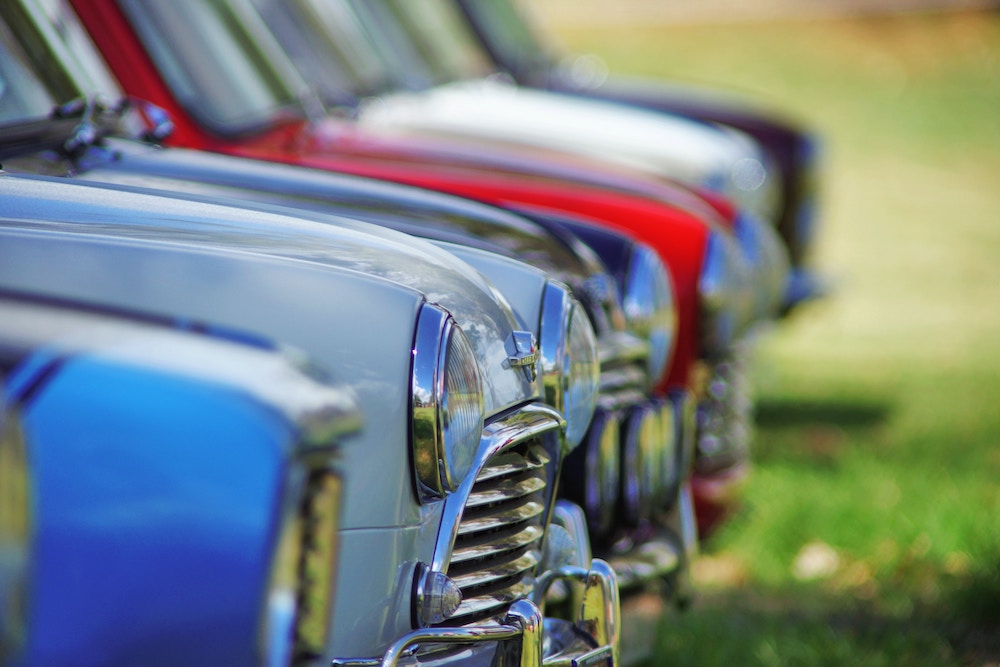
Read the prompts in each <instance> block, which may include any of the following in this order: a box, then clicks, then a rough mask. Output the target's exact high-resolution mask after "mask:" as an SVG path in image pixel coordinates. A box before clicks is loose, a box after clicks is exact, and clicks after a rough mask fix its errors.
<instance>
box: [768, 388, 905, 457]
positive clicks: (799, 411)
mask: <svg viewBox="0 0 1000 667" xmlns="http://www.w3.org/2000/svg"><path fill="white" fill-rule="evenodd" d="M891 414H892V407H891V406H890V405H889V404H888V403H885V402H879V401H861V400H855V401H850V400H835V399H831V400H803V399H789V400H775V399H770V400H763V401H761V402H760V403H758V405H757V408H756V418H755V423H756V435H755V438H754V458H755V459H756V460H757V462H758V463H765V462H768V461H784V462H795V463H799V464H805V465H810V466H819V467H832V466H836V464H837V461H838V459H839V458H840V456H841V454H842V453H843V451H844V448H845V447H846V446H848V445H850V444H851V443H856V442H862V441H863V442H865V443H866V444H867V445H870V444H871V443H872V442H873V441H874V440H875V437H874V435H875V433H877V432H878V431H879V430H880V427H882V426H883V425H884V424H885V423H886V422H887V421H888V419H889V417H890V416H891Z"/></svg>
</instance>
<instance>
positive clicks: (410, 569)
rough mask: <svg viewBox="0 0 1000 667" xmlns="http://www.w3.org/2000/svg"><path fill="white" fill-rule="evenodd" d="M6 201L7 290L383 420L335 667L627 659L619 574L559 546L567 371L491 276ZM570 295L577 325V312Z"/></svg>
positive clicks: (349, 499) (310, 236) (22, 194)
mask: <svg viewBox="0 0 1000 667" xmlns="http://www.w3.org/2000/svg"><path fill="white" fill-rule="evenodd" d="M0 190H2V195H0V196H2V199H3V201H4V219H3V220H2V222H0V236H2V241H0V264H2V267H0V288H3V289H8V290H17V291H22V292H30V293H32V294H36V295H39V296H49V297H58V298H72V299H79V300H85V301H88V302H93V303H95V304H98V305H101V306H104V307H109V308H126V309H135V310H141V311H143V312H146V313H150V314H152V315H156V316H160V317H172V318H176V319H179V320H180V321H210V322H213V323H214V324H215V325H216V326H218V327H223V328H225V329H227V330H242V331H248V332H253V333H255V334H257V335H262V336H266V337H268V338H270V339H272V340H277V341H280V342H282V343H284V344H290V345H293V346H295V347H297V348H299V349H302V350H303V351H304V352H305V353H307V354H309V355H311V356H312V357H313V358H315V359H316V360H317V362H319V363H321V364H324V365H327V366H335V367H336V368H337V369H338V372H339V374H340V376H341V377H343V378H344V379H345V381H346V382H347V384H348V385H349V386H350V387H351V389H352V390H353V391H354V393H355V395H356V396H357V399H358V402H359V405H360V406H361V409H362V410H363V411H365V413H366V414H372V415H378V417H377V418H374V419H373V418H369V420H368V421H367V423H366V427H365V428H364V430H363V431H362V432H361V433H359V434H358V435H357V436H356V437H355V438H354V439H353V441H352V444H351V446H350V447H347V448H345V450H344V454H343V457H342V461H343V470H344V471H345V478H344V491H343V494H344V495H343V515H342V521H341V527H340V531H339V540H340V545H341V548H340V563H341V566H340V569H339V572H338V578H337V584H336V589H335V593H334V602H333V618H332V622H331V624H330V626H329V628H328V636H327V637H328V638H327V641H326V643H325V644H324V645H323V646H322V647H321V650H319V651H318V652H317V654H316V656H317V657H318V658H320V659H322V660H324V661H330V660H335V659H336V660H339V661H341V663H347V664H355V663H357V662H358V661H360V662H361V664H368V663H369V661H371V660H372V659H375V660H376V661H378V660H383V661H384V664H396V662H397V661H398V660H399V659H400V657H401V656H402V655H409V654H410V653H411V652H412V650H413V648H414V647H415V646H419V648H418V649H417V650H418V651H419V652H420V653H419V655H421V656H424V657H426V659H427V660H428V661H435V660H437V661H439V662H445V661H457V664H463V663H464V662H465V661H468V662H469V663H470V664H477V661H479V660H487V661H488V660H489V659H490V657H489V656H492V655H494V654H495V653H496V652H498V651H499V652H501V653H503V654H505V655H510V656H511V657H512V659H513V660H514V661H515V664H539V663H540V662H541V661H542V659H543V657H544V658H551V659H553V660H555V663H554V664H561V663H560V662H559V661H560V660H565V661H566V664H568V662H569V660H570V659H576V658H580V659H583V658H584V657H589V658H588V659H597V658H598V656H605V657H609V658H610V657H611V656H613V654H614V653H616V652H617V647H618V642H617V633H618V628H617V623H618V611H617V610H618V605H617V587H616V585H615V583H614V575H613V572H612V571H611V570H610V568H609V567H608V566H607V565H606V564H604V563H602V562H600V561H594V562H593V563H589V564H588V563H587V562H586V558H585V557H584V556H585V554H581V552H580V551H579V548H580V547H577V546H576V545H579V544H585V543H586V537H585V535H586V527H585V525H584V524H583V523H582V521H572V520H570V519H571V518H572V517H571V515H572V510H568V511H567V510H562V514H563V515H564V516H566V515H570V519H562V520H561V524H560V525H566V526H568V527H569V528H570V529H572V530H566V533H569V534H568V535H567V534H565V533H563V532H560V531H562V530H565V529H562V528H560V529H556V528H554V527H550V528H549V532H550V533H551V532H552V531H555V532H559V533H560V535H561V536H562V537H556V538H551V539H550V540H546V537H545V536H546V527H547V526H549V525H550V519H552V518H553V515H556V517H555V518H557V519H558V518H559V516H558V515H559V514H560V512H559V511H557V510H555V509H553V507H554V494H555V487H556V479H557V475H558V471H559V468H560V466H561V464H562V460H563V458H564V456H565V454H566V452H567V450H568V448H569V447H568V444H567V442H566V439H565V428H566V420H564V418H563V416H562V415H561V414H560V413H559V412H556V411H555V410H553V409H552V408H550V407H548V406H546V405H545V404H544V403H543V402H542V400H541V390H540V382H539V381H538V380H537V379H536V377H537V376H536V374H538V375H541V374H544V373H545V372H549V371H548V369H546V368H545V367H544V366H543V365H542V363H541V362H540V360H539V357H540V356H542V355H541V354H539V352H538V351H536V350H533V349H530V348H527V347H525V346H524V343H525V342H526V341H527V340H530V334H527V333H526V332H522V331H519V330H518V328H517V327H518V326H519V325H518V318H517V315H516V314H515V313H514V312H513V311H511V310H510V309H509V308H508V307H507V305H506V303H505V302H504V301H503V300H502V299H501V298H500V297H499V294H498V292H497V291H496V289H495V288H493V287H492V286H490V285H489V284H488V283H486V282H485V280H484V279H483V278H482V277H481V276H478V274H475V273H474V272H471V270H469V269H468V268H467V267H466V268H463V266H464V265H462V264H461V263H460V262H458V260H456V259H455V258H453V257H451V256H448V255H446V254H445V253H442V252H440V251H434V250H433V249H430V248H425V247H423V246H424V244H422V243H420V242H419V241H417V240H415V239H410V238H408V237H407V238H406V239H405V242H400V241H397V240H395V238H396V237H398V236H399V235H398V234H395V233H393V232H388V231H385V230H379V231H380V232H381V234H380V235H364V234H362V233H361V232H357V231H353V230H345V229H338V228H334V227H332V226H330V225H321V224H312V223H309V222H308V221H306V220H304V219H301V218H291V217H289V216H287V215H283V214H281V213H279V212H277V211H268V210H267V207H264V206H261V207H260V208H259V209H257V210H255V211H249V210H248V209H244V208H239V209H237V208H232V207H227V206H222V205H217V204H215V205H213V204H207V203H199V202H196V201H193V200H179V199H175V198H167V197H163V196H153V195H149V194H144V193H134V192H127V191H124V190H111V189H108V188H107V187H103V186H102V187H96V186H90V185H83V184H77V183H73V182H70V181H67V180H65V179H58V180H54V179H47V178H38V177H35V178H30V177H15V176H12V175H6V176H0ZM402 274H405V276H404V275H402ZM393 276H399V277H400V278H401V280H402V282H399V281H394V280H392V277H393ZM477 276H478V277H477ZM551 288H552V289H560V288H558V286H557V285H554V284H553V285H551ZM564 293H565V292H564ZM565 296H566V300H564V301H561V302H560V303H559V304H557V305H559V306H560V307H562V308H570V309H572V308H573V307H574V304H573V302H572V300H571V298H570V297H569V296H568V294H566V295H565ZM445 306H447V308H448V310H445ZM556 319H557V320H560V319H561V321H562V323H564V324H565V325H566V326H568V327H570V330H566V329H562V330H557V331H556V332H555V333H554V336H553V341H554V342H556V343H557V345H558V347H559V349H560V350H562V351H563V353H564V354H565V355H566V356H565V357H564V359H565V365H564V366H561V367H560V368H559V369H556V370H554V371H551V372H556V373H563V372H564V373H566V374H567V375H569V376H570V377H569V378H567V381H565V382H563V383H562V384H563V386H567V387H573V388H574V391H573V392H572V393H573V394H574V397H575V396H578V395H581V394H583V395H586V394H587V393H588V392H590V393H593V392H594V390H595V389H596V386H594V385H595V374H594V373H593V371H592V369H593V368H594V366H595V363H596V361H590V362H587V361H585V359H586V358H590V359H591V360H594V359H595V357H596V351H595V350H594V348H593V342H592V340H590V341H589V342H588V340H587V336H586V335H585V332H584V335H583V337H582V340H581V336H580V330H579V329H578V328H575V327H574V325H578V324H579V323H580V319H579V318H573V317H572V316H571V313H567V316H566V317H565V318H559V317H557V318H556ZM583 324H586V321H585V320H584V321H583ZM586 326H589V325H586ZM574 330H575V331H576V333H573V331H574ZM571 339H572V340H571ZM571 349H572V354H570V351H571ZM571 357H572V358H574V359H575V360H576V361H572V360H571ZM581 359H584V361H581ZM588 385H589V386H588ZM577 414H578V413H575V412H574V411H572V410H567V419H572V418H574V417H575V416H576V415H577ZM376 489H377V491H375V490H376ZM373 493H377V494H378V499H379V500H378V502H372V497H373V495H372V494H373ZM577 511H578V510H577ZM581 530H582V536H583V537H582V541H581V540H580V539H576V540H574V539H572V536H573V534H574V533H575V534H576V535H577V537H578V538H580V537H581V532H580V531H581ZM553 534H554V533H553ZM545 544H549V546H548V547H547V550H544V549H543V545H545ZM557 546H558V547H559V548H556V547H557ZM358 571H364V573H365V576H363V577H359V576H357V572H358ZM553 580H565V581H566V582H567V585H569V586H571V587H575V588H576V589H579V590H580V594H582V595H583V596H584V601H585V604H583V605H581V606H579V607H572V608H571V609H570V610H569V612H568V613H567V618H565V619H563V620H560V619H558V618H555V617H543V616H542V612H541V610H540V607H539V605H542V604H543V603H544V601H543V599H542V598H543V596H544V592H545V591H544V590H543V589H544V588H547V587H548V585H549V583H550V582H551V581H553ZM531 598H534V599H535V600H536V601H537V604H536V602H532V601H531ZM339 610H342V613H340V612H339ZM581 630H586V633H584V634H583V635H579V633H580V631H581ZM543 640H544V641H543ZM543 644H544V646H543ZM442 647H443V648H442ZM484 656H485V657H484ZM518 661H520V662H518Z"/></svg>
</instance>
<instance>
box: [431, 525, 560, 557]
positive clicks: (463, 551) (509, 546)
mask: <svg viewBox="0 0 1000 667" xmlns="http://www.w3.org/2000/svg"><path fill="white" fill-rule="evenodd" d="M542 532H543V531H542V527H541V526H533V525H528V526H525V527H524V529H522V530H521V531H519V532H517V533H515V534H513V535H510V536H508V537H507V538H506V539H503V540H493V541H488V542H484V543H482V544H473V545H465V546H462V547H461V548H456V549H455V550H454V551H453V552H452V556H451V563H452V564H454V563H462V562H465V561H468V560H472V559H474V558H490V557H494V556H497V555H499V554H504V553H508V552H510V551H513V550H515V549H518V548H521V547H525V546H527V545H529V544H532V543H534V542H540V541H541V539H542Z"/></svg>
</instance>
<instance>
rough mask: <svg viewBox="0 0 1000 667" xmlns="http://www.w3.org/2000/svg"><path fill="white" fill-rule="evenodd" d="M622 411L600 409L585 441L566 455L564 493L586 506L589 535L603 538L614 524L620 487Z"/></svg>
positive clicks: (570, 498)
mask: <svg viewBox="0 0 1000 667" xmlns="http://www.w3.org/2000/svg"><path fill="white" fill-rule="evenodd" d="M620 441H621V421H620V417H619V412H618V411H615V410H612V411H608V410H604V409H603V408H601V409H598V411H597V412H596V413H595V414H594V418H593V420H591V424H590V430H589V431H588V433H587V437H586V438H585V439H584V442H583V444H582V445H581V446H580V447H577V448H576V449H575V450H573V452H571V453H570V455H569V456H568V457H567V458H566V463H565V466H564V468H563V474H562V480H561V487H560V488H561V492H562V494H563V495H564V496H565V497H566V498H568V499H569V500H572V501H573V502H575V503H578V504H579V505H581V506H582V507H583V508H584V511H585V512H586V516H587V526H588V528H589V533H590V536H591V537H593V538H596V539H601V538H603V537H605V536H606V535H608V534H609V533H610V531H611V529H612V527H613V525H614V521H615V518H616V515H617V508H618V496H619V491H620V489H621V469H622V451H621V444H620Z"/></svg>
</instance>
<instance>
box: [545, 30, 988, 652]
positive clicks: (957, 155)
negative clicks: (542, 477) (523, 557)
mask: <svg viewBox="0 0 1000 667" xmlns="http://www.w3.org/2000/svg"><path fill="white" fill-rule="evenodd" d="M558 32H559V35H560V37H561V39H562V40H563V42H564V43H565V44H566V45H567V46H568V47H569V48H570V49H571V50H573V51H574V52H594V53H599V54H601V55H602V56H603V57H604V58H605V59H606V60H607V61H608V64H609V65H610V67H611V69H612V71H615V72H630V73H637V74H644V75H651V76H661V77H669V78H673V79H675V80H676V79H681V80H684V81H689V82H709V83H712V84H717V85H722V86H726V87H729V88H732V89H737V90H741V91H744V92H748V93H750V94H753V95H755V96H758V97H759V98H760V99H762V100H764V101H766V103H767V105H769V106H773V107H777V108H781V109H785V110H787V111H789V112H790V113H791V114H792V115H793V116H795V117H798V118H801V119H804V120H805V121H806V122H808V123H809V124H810V125H811V126H813V127H815V128H816V129H817V130H818V132H819V133H820V134H821V135H822V137H823V138H824V141H825V144H826V167H827V169H826V172H825V174H824V186H825V187H824V190H825V198H824V207H823V223H824V228H823V230H822V234H821V238H820V240H819V244H820V247H819V249H818V253H817V256H816V258H815V259H816V263H817V264H818V265H819V266H820V267H821V268H822V269H823V270H825V271H826V272H827V273H828V274H829V275H830V276H832V277H833V278H834V285H835V291H834V294H833V295H832V296H831V297H830V298H829V299H828V300H827V301H826V302H823V303H817V304H815V305H813V306H811V307H809V308H807V309H805V310H803V311H802V312H800V313H798V314H797V315H796V316H794V317H793V318H792V319H791V321H788V322H785V323H783V324H781V325H780V326H779V327H778V328H777V329H776V330H775V331H774V332H772V333H771V334H770V335H769V336H767V337H765V339H764V340H763V341H762V342H761V344H760V347H759V350H758V352H759V353H758V355H757V363H756V367H755V369H754V370H755V380H756V384H757V395H758V400H759V432H758V436H757V442H756V444H755V447H756V469H755V472H754V474H753V476H752V477H751V479H750V481H749V483H748V487H747V489H746V503H745V507H744V508H743V511H742V512H741V513H740V514H739V515H738V516H737V517H736V518H735V519H734V520H733V521H731V522H730V523H729V524H728V525H727V526H726V527H725V528H724V529H723V530H722V531H721V532H720V533H719V534H718V535H716V536H715V537H714V538H713V539H712V541H711V542H710V544H709V545H708V547H707V550H706V553H705V555H704V556H703V558H702V560H701V561H700V562H699V564H698V568H697V571H696V579H697V581H698V583H699V584H700V586H701V590H702V596H701V598H700V600H699V602H698V603H697V604H696V605H695V607H694V609H692V610H690V611H689V612H687V613H685V614H682V615H671V616H670V617H669V618H668V619H665V622H664V624H663V634H662V636H661V638H660V648H661V650H662V654H661V655H659V656H658V657H657V660H655V661H653V663H652V664H666V663H667V662H673V663H678V662H681V661H684V662H688V663H693V664H695V663H696V664H702V665H715V664H719V665H721V664H758V665H789V664H792V665H796V664H803V665H845V664H852V665H855V664H861V665H897V664H906V665H942V664H963V665H965V664H972V665H985V664H996V663H1000V483H998V480H1000V182H998V179H1000V16H998V15H997V14H995V13H994V14H989V13H979V14H975V13H970V14H952V15H944V16H908V17H902V18H883V19H866V20H853V21H852V20H837V21H827V22H786V23H766V24H761V23H740V24H730V25H726V24H719V25H676V26H669V25H667V26H662V25H661V26H649V25H645V26H625V27H612V28H608V27H606V26H605V27H585V26H581V25H580V24H579V23H576V24H575V25H574V27H571V28H564V29H561V30H559V31H558Z"/></svg>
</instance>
